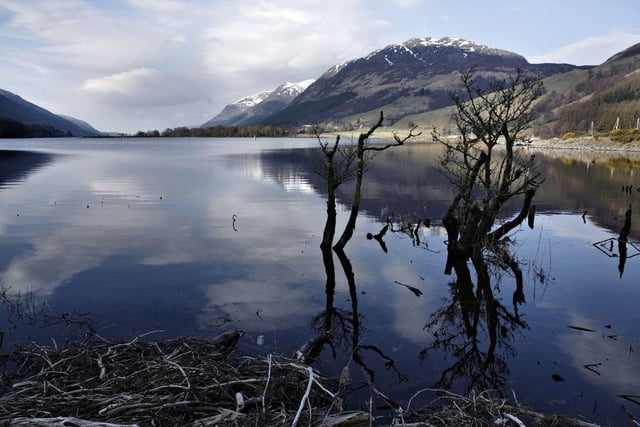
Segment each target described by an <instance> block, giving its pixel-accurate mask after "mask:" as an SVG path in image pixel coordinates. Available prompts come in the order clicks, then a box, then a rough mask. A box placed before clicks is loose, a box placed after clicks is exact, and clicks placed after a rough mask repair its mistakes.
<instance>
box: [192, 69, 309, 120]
mask: <svg viewBox="0 0 640 427" xmlns="http://www.w3.org/2000/svg"><path fill="white" fill-rule="evenodd" d="M313 82H314V80H313V79H310V80H304V81H301V82H295V83H291V82H285V83H283V84H281V85H280V86H278V87H277V88H276V89H274V90H272V91H266V92H260V93H258V94H256V95H251V96H247V97H245V98H242V99H239V100H237V101H235V102H234V103H232V104H229V105H227V106H225V107H224V109H223V110H222V111H221V112H220V113H219V114H217V115H216V116H215V117H214V118H212V119H211V120H209V121H208V122H206V123H205V124H203V125H202V127H211V126H216V125H224V126H233V125H249V124H256V123H260V122H261V121H262V120H264V119H265V118H266V117H268V116H270V115H271V114H273V113H275V112H277V111H280V110H282V109H283V108H285V107H286V106H287V105H289V104H290V103H291V101H293V100H294V98H295V97H296V96H298V95H300V94H301V93H302V92H303V91H304V90H305V89H306V88H307V87H309V85H311V84H312V83H313Z"/></svg>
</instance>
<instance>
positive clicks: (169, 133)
mask: <svg viewBox="0 0 640 427" xmlns="http://www.w3.org/2000/svg"><path fill="white" fill-rule="evenodd" d="M299 133H304V131H303V130H298V129H291V128H286V127H281V126H268V125H264V126H262V125H256V126H213V127H206V128H200V127H198V128H188V127H177V128H173V129H171V128H167V129H165V130H164V131H162V132H160V131H157V130H150V131H146V132H145V131H138V132H137V133H136V134H134V135H132V136H135V137H151V138H159V137H167V138H172V137H181V138H184V137H209V138H253V137H269V138H277V137H286V136H296V135H297V134H299Z"/></svg>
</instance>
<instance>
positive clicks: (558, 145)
mask: <svg viewBox="0 0 640 427" xmlns="http://www.w3.org/2000/svg"><path fill="white" fill-rule="evenodd" d="M529 147H531V148H533V149H540V150H571V151H584V152H609V153H611V152H616V153H638V154H640V141H634V142H630V143H625V144H623V143H620V142H615V141H612V140H611V139H609V138H598V139H595V138H575V139H569V140H562V139H558V138H556V139H550V140H534V141H533V142H532V143H531V144H529Z"/></svg>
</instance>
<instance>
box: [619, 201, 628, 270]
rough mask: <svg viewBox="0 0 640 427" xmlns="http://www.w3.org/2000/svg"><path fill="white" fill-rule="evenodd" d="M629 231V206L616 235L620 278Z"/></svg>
mask: <svg viewBox="0 0 640 427" xmlns="http://www.w3.org/2000/svg"><path fill="white" fill-rule="evenodd" d="M629 231H631V206H629V209H627V211H626V212H625V214H624V225H623V226H622V230H620V236H618V253H620V261H619V262H618V271H619V272H620V278H622V273H624V265H625V264H626V262H627V239H628V238H629Z"/></svg>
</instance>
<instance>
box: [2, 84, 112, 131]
mask: <svg viewBox="0 0 640 427" xmlns="http://www.w3.org/2000/svg"><path fill="white" fill-rule="evenodd" d="M83 123H84V122H83ZM0 130H2V134H3V135H7V136H12V135H13V134H15V135H13V136H95V135H98V134H99V133H100V132H98V131H96V130H95V129H93V128H92V127H91V126H89V125H88V124H86V123H85V124H84V125H79V124H77V123H76V119H73V120H69V119H67V118H64V117H62V116H59V115H56V114H54V113H52V112H50V111H47V110H45V109H44V108H42V107H39V106H37V105H35V104H33V103H31V102H28V101H26V100H24V99H22V98H21V97H20V96H18V95H16V94H14V93H11V92H9V91H6V90H2V89H0Z"/></svg>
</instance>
